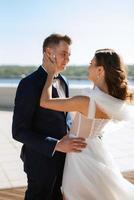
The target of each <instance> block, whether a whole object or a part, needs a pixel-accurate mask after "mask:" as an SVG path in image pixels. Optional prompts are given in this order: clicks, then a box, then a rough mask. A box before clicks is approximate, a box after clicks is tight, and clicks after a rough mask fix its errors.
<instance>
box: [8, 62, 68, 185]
mask: <svg viewBox="0 0 134 200" xmlns="http://www.w3.org/2000/svg"><path fill="white" fill-rule="evenodd" d="M46 78H47V73H46V72H45V71H44V69H43V68H42V67H41V66H40V67H39V68H38V69H37V70H36V71H35V72H33V73H32V74H30V75H29V76H27V77H26V78H24V79H22V80H21V82H20V84H19V86H18V89H17V92H16V98H15V108H14V115H13V124H12V134H13V138H14V139H15V140H17V141H19V142H21V143H23V144H24V145H23V147H22V152H21V157H22V159H23V161H24V170H25V172H26V173H27V174H28V176H29V177H35V178H36V179H40V181H41V179H42V180H46V182H47V184H48V183H50V185H51V184H53V180H54V179H55V178H56V176H57V174H58V173H60V172H62V170H63V166H64V160H65V154H64V153H61V152H55V153H54V155H53V151H54V148H55V145H56V143H57V140H59V139H61V138H62V137H63V136H64V135H66V133H67V125H66V115H65V113H64V112H59V111H53V110H50V109H45V108H42V107H40V105H39V104H40V96H41V93H42V89H43V86H44V84H45V81H46ZM60 81H61V83H62V85H63V87H64V89H65V94H66V97H68V86H67V83H66V82H65V80H64V78H63V77H62V76H61V75H60ZM52 96H53V97H58V93H57V90H56V89H55V88H54V87H53V89H52Z"/></svg>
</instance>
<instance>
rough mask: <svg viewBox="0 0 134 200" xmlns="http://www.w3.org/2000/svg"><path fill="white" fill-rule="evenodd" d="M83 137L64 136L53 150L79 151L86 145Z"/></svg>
mask: <svg viewBox="0 0 134 200" xmlns="http://www.w3.org/2000/svg"><path fill="white" fill-rule="evenodd" d="M86 145H87V144H86V142H85V139H84V138H70V137H69V136H68V135H67V136H64V137H63V138H62V139H61V140H59V142H58V143H57V144H56V147H55V150H56V151H60V152H64V153H69V152H81V151H82V150H83V149H84V148H85V147H86Z"/></svg>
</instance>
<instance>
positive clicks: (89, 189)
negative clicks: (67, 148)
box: [40, 49, 134, 200]
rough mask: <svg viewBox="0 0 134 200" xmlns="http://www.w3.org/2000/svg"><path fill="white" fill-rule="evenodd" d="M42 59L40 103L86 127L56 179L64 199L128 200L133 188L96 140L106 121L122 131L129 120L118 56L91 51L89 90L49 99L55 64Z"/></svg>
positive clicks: (133, 194) (100, 140) (130, 107)
mask: <svg viewBox="0 0 134 200" xmlns="http://www.w3.org/2000/svg"><path fill="white" fill-rule="evenodd" d="M45 59H46V60H47V61H46V65H45V66H46V68H47V72H48V77H47V82H46V84H45V86H44V89H43V91H42V95H41V99H40V105H41V106H42V107H45V108H49V109H54V110H59V111H77V112H78V113H79V118H80V117H81V118H85V120H87V122H86V123H87V125H88V126H87V127H89V130H88V132H87V130H86V132H87V133H88V134H87V133H86V134H85V133H82V134H83V136H84V137H86V142H87V147H86V148H85V149H84V150H83V151H82V152H80V153H68V154H67V156H66V161H65V168H64V173H63V181H62V191H63V194H64V199H66V200H134V186H133V185H132V184H131V183H129V182H128V181H127V180H125V179H124V178H123V176H122V175H121V173H120V171H119V169H118V167H117V166H116V164H115V163H114V161H113V159H112V157H111V154H110V153H108V152H107V150H106V149H105V146H104V145H103V138H102V135H103V134H104V133H105V132H107V131H108V130H109V127H110V124H114V123H112V122H114V121H116V125H117V124H118V123H117V121H118V122H119V123H122V126H121V127H123V128H122V130H124V128H126V124H127V127H128V124H131V123H132V124H133V121H134V116H133V113H134V112H133V110H134V106H133V105H132V104H131V103H132V94H131V93H129V92H128V87H127V76H126V72H125V67H124V65H123V63H122V61H121V58H120V56H119V55H118V54H117V53H116V52H115V51H114V50H112V49H101V50H97V51H96V52H95V55H94V57H93V59H92V60H91V63H90V65H89V68H88V72H89V73H88V78H89V79H90V80H91V81H93V83H94V88H93V89H92V90H90V89H89V92H88V94H87V96H74V97H72V98H67V99H53V98H52V97H51V87H52V81H53V78H54V75H55V73H56V63H51V61H49V59H48V58H45ZM123 124H125V125H124V126H123ZM116 125H115V127H116ZM79 126H80V124H78V127H79ZM84 126H85V125H84ZM117 126H118V125H117ZM113 127H114V126H113ZM131 129H132V127H131ZM131 129H129V131H130V130H131ZM118 131H121V130H118ZM126 131H127V128H126ZM126 134H127V132H126ZM71 136H73V137H77V135H76V133H74V135H72V133H71Z"/></svg>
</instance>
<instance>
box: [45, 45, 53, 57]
mask: <svg viewBox="0 0 134 200" xmlns="http://www.w3.org/2000/svg"><path fill="white" fill-rule="evenodd" d="M44 53H45V54H46V55H47V56H48V57H50V56H51V54H52V48H50V47H47V48H46V51H45V52H44Z"/></svg>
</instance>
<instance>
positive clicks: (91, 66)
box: [88, 57, 97, 82]
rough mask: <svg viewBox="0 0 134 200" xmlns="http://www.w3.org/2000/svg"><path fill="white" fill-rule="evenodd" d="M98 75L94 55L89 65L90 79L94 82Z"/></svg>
mask: <svg viewBox="0 0 134 200" xmlns="http://www.w3.org/2000/svg"><path fill="white" fill-rule="evenodd" d="M96 77H97V66H96V59H95V57H93V59H92V60H91V62H90V64H89V67H88V79H89V80H91V81H93V82H94V81H95V80H96Z"/></svg>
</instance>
